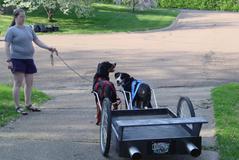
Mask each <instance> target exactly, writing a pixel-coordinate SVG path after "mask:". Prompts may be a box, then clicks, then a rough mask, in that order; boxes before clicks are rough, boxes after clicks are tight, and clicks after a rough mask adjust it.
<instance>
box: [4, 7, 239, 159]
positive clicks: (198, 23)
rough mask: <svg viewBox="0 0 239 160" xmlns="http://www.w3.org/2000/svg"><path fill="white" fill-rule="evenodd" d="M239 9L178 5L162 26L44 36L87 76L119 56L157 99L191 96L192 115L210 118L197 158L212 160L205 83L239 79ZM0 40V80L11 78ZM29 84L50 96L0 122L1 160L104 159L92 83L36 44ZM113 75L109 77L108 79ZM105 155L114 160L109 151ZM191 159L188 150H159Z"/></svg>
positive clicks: (165, 102)
mask: <svg viewBox="0 0 239 160" xmlns="http://www.w3.org/2000/svg"><path fill="white" fill-rule="evenodd" d="M238 25H239V14H238V13H230V12H208V11H191V10H183V11H182V13H181V14H180V16H179V17H178V21H177V23H175V25H174V26H172V28H170V29H168V30H164V31H159V30H155V31H150V32H138V33H115V34H96V35H42V36H40V38H41V39H42V40H43V41H44V42H46V43H47V44H51V45H53V46H56V47H57V48H58V50H59V51H60V54H61V56H62V57H63V58H64V59H65V60H66V61H67V62H68V63H69V64H70V65H71V66H73V67H74V68H75V69H76V70H77V71H79V72H80V73H81V74H82V75H84V76H85V77H87V78H89V79H92V76H93V74H94V72H95V69H96V66H97V64H98V62H101V61H104V60H109V61H114V62H117V64H118V65H117V70H118V71H124V72H128V73H130V74H131V75H132V76H134V77H135V78H138V79H142V80H144V81H145V82H147V83H149V84H151V86H152V87H153V88H155V89H156V94H157V99H158V102H159V104H160V106H167V107H170V108H171V109H172V110H174V111H175V109H176V104H177V100H178V98H179V96H189V97H190V98H191V99H192V101H193V104H194V107H195V109H196V114H197V115H199V116H204V117H205V118H206V119H207V120H208V121H209V124H207V125H205V126H204V127H203V129H202V132H201V135H202V136H203V137H204V138H203V146H204V149H205V150H203V153H202V155H201V156H200V157H199V158H197V159H196V160H217V159H218V154H217V152H216V151H214V149H213V148H214V146H215V138H214V135H215V129H214V117H213V108H212V105H211V101H210V90H211V88H213V87H214V86H216V85H218V84H222V83H226V82H232V81H238V77H239V72H238V70H237V68H238V65H239V64H238V58H239V56H238V54H237V51H238V49H239V46H238V44H237V43H238V40H239V38H238V36H236V35H237V34H238V33H239V28H238ZM3 47H4V46H3V43H0V59H1V63H0V65H1V70H0V80H1V83H2V82H4V83H7V82H10V81H11V75H10V74H9V71H8V70H7V69H6V65H5V62H4V59H5V55H4V49H3ZM36 63H37V66H38V69H39V70H38V74H36V78H35V86H36V87H37V88H39V89H42V90H44V91H45V92H47V93H48V94H49V95H52V96H54V98H53V99H52V100H50V101H48V102H47V103H45V104H44V105H42V106H41V108H43V111H42V112H41V113H34V114H33V113H31V114H30V115H28V116H25V117H21V118H19V119H18V120H17V121H15V122H12V123H10V124H8V125H7V126H5V127H3V128H1V129H0V159H1V160H66V159H67V160H81V159H89V160H91V159H97V160H101V159H104V158H103V157H102V156H101V154H100V151H99V144H98V142H99V138H98V137H99V136H98V127H97V126H95V124H94V122H95V119H94V115H95V104H94V101H93V100H94V99H93V96H92V95H91V94H90V88H91V84H89V83H88V82H86V81H83V80H81V79H79V78H78V77H76V76H75V75H74V74H73V73H72V72H71V71H69V70H67V68H66V67H65V66H64V65H63V64H62V63H61V62H60V61H58V60H57V59H56V61H55V66H54V67H51V65H50V58H49V53H48V52H47V51H44V50H42V49H39V48H37V49H36ZM112 81H113V78H112ZM109 159H115V160H118V159H120V158H118V157H117V155H116V154H115V152H113V151H112V152H111V154H110V157H109ZM162 159H165V160H169V159H170V160H183V159H184V160H191V159H192V158H191V157H190V156H169V157H162Z"/></svg>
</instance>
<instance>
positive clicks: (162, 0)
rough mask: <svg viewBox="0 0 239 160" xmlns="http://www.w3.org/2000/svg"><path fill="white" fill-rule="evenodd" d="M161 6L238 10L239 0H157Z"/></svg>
mask: <svg viewBox="0 0 239 160" xmlns="http://www.w3.org/2000/svg"><path fill="white" fill-rule="evenodd" d="M158 3H159V6H160V7H162V8H190V9H208V10H230V11H239V0H158Z"/></svg>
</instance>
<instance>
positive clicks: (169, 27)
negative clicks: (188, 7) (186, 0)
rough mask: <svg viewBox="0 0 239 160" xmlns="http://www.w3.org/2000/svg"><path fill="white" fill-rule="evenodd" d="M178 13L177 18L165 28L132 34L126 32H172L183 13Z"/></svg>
mask: <svg viewBox="0 0 239 160" xmlns="http://www.w3.org/2000/svg"><path fill="white" fill-rule="evenodd" d="M179 11H180V13H179V14H178V15H177V17H176V18H175V20H174V21H173V22H172V23H171V24H170V25H169V26H167V27H165V28H161V29H149V30H146V31H134V32H127V33H152V32H162V31H168V30H173V29H174V28H175V26H176V25H177V24H178V21H179V19H180V17H181V15H182V13H183V12H184V11H182V10H179Z"/></svg>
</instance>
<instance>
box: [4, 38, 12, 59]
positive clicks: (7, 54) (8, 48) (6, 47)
mask: <svg viewBox="0 0 239 160" xmlns="http://www.w3.org/2000/svg"><path fill="white" fill-rule="evenodd" d="M5 52H6V56H7V61H10V60H11V56H10V43H9V42H5Z"/></svg>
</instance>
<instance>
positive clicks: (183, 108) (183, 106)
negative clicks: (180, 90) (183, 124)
mask: <svg viewBox="0 0 239 160" xmlns="http://www.w3.org/2000/svg"><path fill="white" fill-rule="evenodd" d="M177 117H181V118H187V117H195V111H194V108H193V104H192V102H191V100H190V99H189V98H188V97H181V98H180V99H179V101H178V107H177ZM187 126H188V127H189V128H191V129H193V125H190V124H189V125H187Z"/></svg>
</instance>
